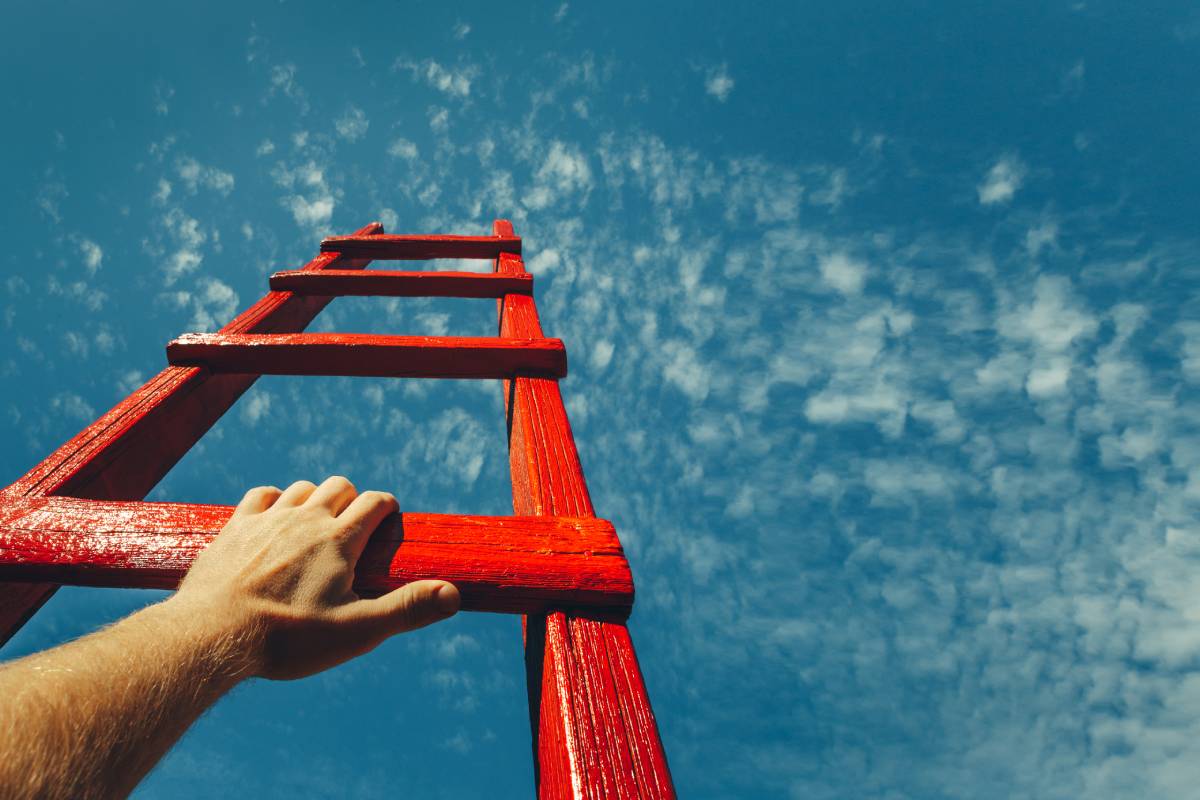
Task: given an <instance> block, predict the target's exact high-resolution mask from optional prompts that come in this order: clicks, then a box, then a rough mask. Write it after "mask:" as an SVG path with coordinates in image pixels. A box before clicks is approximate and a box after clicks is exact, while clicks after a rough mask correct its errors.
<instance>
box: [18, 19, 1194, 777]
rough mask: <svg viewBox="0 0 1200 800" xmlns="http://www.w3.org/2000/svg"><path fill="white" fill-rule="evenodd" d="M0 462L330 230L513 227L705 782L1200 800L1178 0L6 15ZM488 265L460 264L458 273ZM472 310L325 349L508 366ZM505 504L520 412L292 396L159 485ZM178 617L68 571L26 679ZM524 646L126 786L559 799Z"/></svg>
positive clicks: (324, 703) (69, 422)
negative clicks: (131, 619)
mask: <svg viewBox="0 0 1200 800" xmlns="http://www.w3.org/2000/svg"><path fill="white" fill-rule="evenodd" d="M4 17H5V21H6V28H7V29H8V30H10V36H9V37H8V38H7V39H6V47H5V49H4V51H3V52H2V53H0V74H2V75H3V76H4V77H3V78H2V79H0V80H2V81H3V91H2V92H0V98H2V99H0V102H2V103H3V104H4V111H5V117H6V119H7V120H8V121H9V124H8V125H7V126H6V128H5V132H4V135H3V136H4V142H5V147H4V148H3V151H2V152H3V155H0V185H2V186H3V187H4V190H3V192H2V193H0V204H2V205H0V211H2V216H0V218H2V219H3V223H0V224H2V225H3V232H4V236H5V240H6V241H7V242H8V246H7V247H6V248H5V252H4V255H3V256H0V259H2V263H3V267H2V269H3V280H2V281H0V325H2V327H3V334H4V335H3V339H2V342H3V343H2V344H0V348H2V349H0V387H2V394H0V442H2V443H3V447H0V469H2V470H3V472H4V474H3V476H0V477H3V479H4V480H5V481H8V480H11V479H14V478H16V477H17V476H18V475H20V474H21V473H22V472H23V471H25V470H26V469H27V468H29V467H30V466H31V465H33V464H34V463H36V461H37V460H39V459H40V458H42V457H43V456H44V455H45V454H46V453H47V452H48V451H49V450H51V449H52V448H53V447H55V446H57V445H58V444H59V443H61V442H62V441H64V440H65V439H66V438H68V437H69V436H70V435H72V434H73V433H74V432H75V431H77V430H78V429H79V428H80V427H81V426H82V425H84V424H86V423H88V422H90V421H91V420H92V419H93V418H94V417H95V415H96V414H98V413H100V412H102V411H103V410H105V409H107V408H108V407H109V406H110V405H111V404H112V403H114V402H115V401H117V400H118V399H119V398H121V397H123V396H124V395H125V394H126V393H128V391H129V390H130V389H131V388H134V387H136V386H137V385H138V384H139V382H140V381H142V380H145V379H146V378H148V377H149V376H151V375H153V374H154V373H155V372H157V371H158V370H159V369H160V368H161V367H162V365H163V364H164V356H163V351H162V347H163V345H164V344H165V342H166V341H167V340H168V339H170V338H171V337H172V336H174V335H176V334H178V333H180V332H183V331H187V330H211V329H214V328H216V327H218V326H220V325H221V324H223V323H224V322H226V321H227V320H228V319H229V318H230V317H232V316H233V314H234V313H235V312H236V311H237V310H239V309H240V308H243V307H244V306H246V305H248V304H249V303H251V302H253V301H254V300H255V299H257V298H258V297H259V296H260V295H261V294H262V293H263V292H264V291H265V288H266V276H267V275H268V274H270V273H271V272H272V271H274V270H276V269H283V268H294V267H298V266H300V265H302V264H303V263H304V262H305V261H307V260H308V258H310V257H311V255H312V254H313V253H314V252H315V251H316V247H317V242H318V241H319V239H320V238H321V237H322V236H323V235H327V234H330V233H335V232H338V233H344V232H348V231H351V230H353V229H355V228H357V227H359V226H361V225H362V224H365V223H366V222H368V221H370V220H374V219H380V220H382V221H383V222H384V223H385V225H386V226H387V227H388V229H389V230H392V231H396V232H454V233H486V232H487V231H488V230H489V227H488V226H489V225H490V221H491V220H492V218H493V217H496V216H504V217H508V218H511V219H512V220H513V221H514V223H515V224H516V227H517V231H518V233H520V234H521V235H522V236H523V237H524V238H525V252H526V259H527V264H528V266H529V268H530V269H531V271H533V272H534V273H535V275H536V278H537V292H538V300H539V307H540V309H541V311H542V319H543V324H544V327H545V328H546V330H547V332H548V333H549V335H554V336H559V337H562V338H563V339H564V340H565V341H566V344H567V347H568V350H569V353H570V358H571V374H570V376H569V377H568V378H567V379H566V381H565V382H564V383H563V391H564V395H565V397H566V398H567V403H568V408H569V411H570V413H571V419H572V422H573V424H574V427H575V431H576V437H577V440H578V444H579V448H580V451H581V456H582V458H583V462H584V467H585V470H586V472H587V475H588V478H589V483H590V488H591V491H592V494H593V498H594V500H595V503H596V506H597V509H598V511H599V513H600V514H601V515H602V516H605V517H607V518H609V519H612V520H613V521H614V522H615V523H616V525H617V528H618V530H619V531H620V533H621V535H622V538H623V540H624V541H625V544H626V548H627V550H628V553H629V557H630V561H631V564H632V566H633V569H634V573H635V578H636V580H637V585H638V604H637V608H636V610H635V612H634V616H633V618H632V620H631V628H632V630H633V633H634V636H635V640H636V642H637V644H638V650H639V654H640V657H641V661H642V666H643V669H644V672H645V676H646V680H647V682H648V684H649V688H650V692H651V696H652V698H653V701H654V706H655V710H656V712H657V714H658V718H659V722H660V725H661V729H662V734H663V737H664V740H665V742H666V747H667V752H668V756H669V758H670V761H671V765H672V768H673V772H674V775H675V779H676V782H677V785H678V788H679V789H680V790H681V793H682V794H684V795H685V796H690V797H734V796H741V797H789V796H790V797H805V798H824V797H829V798H835V797H864V798H867V797H871V798H887V799H888V800H899V799H900V798H950V797H981V798H989V797H994V798H1019V797H1038V798H1054V797H1078V796H1089V797H1131V798H1137V797H1146V796H1163V797H1186V796H1190V795H1191V794H1192V793H1193V792H1194V787H1195V785H1196V783H1197V781H1200V745H1197V743H1196V742H1197V737H1196V730H1197V728H1198V727H1200V672H1198V668H1200V593H1198V592H1197V591H1196V588H1195V587H1196V582H1197V581H1196V576H1197V575H1198V574H1200V526H1197V523H1196V512H1197V509H1198V507H1200V416H1198V415H1197V412H1196V408H1197V406H1196V401H1197V394H1198V388H1200V305H1198V304H1197V299H1198V295H1200V241H1198V240H1197V238H1196V230H1195V220H1196V219H1197V218H1198V217H1200V201H1198V200H1197V196H1196V191H1195V187H1196V186H1197V185H1198V183H1200V159H1197V158H1196V157H1195V146H1194V142H1193V135H1192V134H1194V132H1195V131H1196V130H1197V127H1198V123H1200V95H1197V93H1196V91H1195V76H1196V75H1197V74H1200V14H1198V13H1197V12H1196V11H1195V10H1194V8H1192V7H1191V6H1189V5H1188V4H1185V3H1150V4H1139V5H1138V6H1137V7H1136V8H1134V7H1129V6H1122V5H1118V4H1115V3H1094V2H1051V3H1043V2H1038V3H1010V4H986V5H985V4H959V3H944V2H943V3H934V2H925V3H912V4H909V5H908V6H907V7H904V8H901V7H890V8H881V7H880V4H877V3H840V4H833V5H828V4H821V5H818V4H803V5H802V4H720V3H704V2H700V3H689V4H686V5H684V4H678V5H675V6H667V5H662V6H658V7H654V8H646V7H644V6H643V4H634V3H626V4H615V5H614V4H607V5H605V6H604V7H603V8H602V9H601V8H594V7H588V6H585V5H584V4H579V3H570V4H565V3H564V4H558V3H552V4H549V5H541V6H532V5H531V6H521V7H519V8H516V9H511V10H504V9H501V8H500V7H499V6H498V5H497V4H495V3H489V4H482V3H480V4H462V5H456V6H452V5H451V4H440V5H439V6H438V7H437V8H404V7H401V6H399V5H396V4H384V3H363V4H358V5H350V4H342V5H337V4H330V3H321V4H317V3H291V2H289V3H281V4H270V5H267V4H261V5H260V4H254V3H242V4H227V3H212V4H205V5H204V6H203V7H201V6H195V7H194V8H182V7H176V6H175V5H174V4H134V3H125V4H118V5H117V6H115V7H114V6H111V5H110V6H106V7H103V8H100V7H97V6H94V5H90V4H84V3H77V2H67V3H65V4H59V5H57V6H55V9H54V11H53V13H50V12H48V11H47V10H46V8H45V6H43V5H40V4H39V5H35V4H32V3H28V2H20V3H10V4H9V5H8V6H7V7H6V10H5V12H4ZM477 266H478V265H477ZM494 313H495V312H494V307H493V305H492V304H491V303H487V302H477V301H465V300H458V301H415V300H387V299H382V298H370V299H361V300H350V299H346V300H339V301H337V302H336V303H335V304H334V305H332V306H331V307H330V308H329V309H328V310H327V311H326V312H325V314H324V315H323V316H322V317H320V318H319V319H318V322H317V324H316V329H321V330H340V331H367V332H390V333H443V332H451V333H458V334H462V335H487V334H490V333H491V332H492V331H493V329H494V327H493V326H494ZM331 472H343V473H345V474H347V475H349V476H350V477H351V478H352V479H353V480H355V481H356V482H357V483H358V484H359V486H360V487H378V488H385V489H389V490H391V491H393V492H395V493H396V494H397V496H398V497H399V498H400V500H401V503H402V505H404V506H405V507H406V508H408V509H411V510H422V511H462V512H472V513H509V511H510V508H511V506H510V498H509V486H508V477H507V464H506V461H505V451H504V429H503V425H502V405H501V398H500V393H499V388H498V387H497V386H496V385H495V384H493V383H491V382H479V383H469V382H416V381H384V380H378V381H377V380H350V379H322V378H303V379H300V378H297V379H291V378H267V379H263V380H262V381H260V382H259V384H258V385H257V386H256V388H255V389H254V390H253V391H252V392H251V393H249V394H248V395H247V396H246V397H245V398H244V399H243V400H242V401H241V402H240V404H239V405H238V406H237V407H235V408H234V409H233V410H232V411H231V412H230V413H229V414H227V415H226V417H225V418H224V419H223V420H222V421H221V422H220V423H219V424H218V426H217V427H216V428H215V429H214V430H213V432H212V433H211V434H210V435H209V436H208V437H207V438H206V439H204V440H203V443H202V444H201V445H200V446H198V447H197V448H195V449H194V450H193V451H192V453H190V454H189V455H188V456H187V457H186V458H185V459H184V461H183V462H181V463H180V465H179V466H178V467H177V468H176V469H175V470H174V471H173V472H172V473H171V474H170V475H169V476H168V477H167V478H166V479H165V480H164V481H163V483H162V484H161V485H160V486H159V487H158V488H157V489H156V490H155V492H154V494H153V495H152V497H154V498H156V499H173V500H186V501H197V502H198V501H208V502H226V503H230V502H234V501H235V500H236V499H237V497H238V496H239V495H240V493H241V491H242V490H243V489H244V488H246V487H247V486H249V485H253V484H258V483H275V484H280V485H282V484H286V483H287V482H289V481H291V480H294V479H298V478H301V477H309V478H316V477H320V476H323V475H326V474H328V473H331ZM153 597H157V595H154V596H151V594H150V593H142V592H115V591H92V590H82V589H75V590H63V591H61V592H60V593H59V594H58V595H57V596H56V598H55V599H54V600H52V601H51V603H50V604H48V605H47V607H46V608H45V609H44V610H43V611H42V612H41V613H40V614H39V615H38V616H37V617H36V618H35V620H34V622H33V623H31V624H30V625H28V626H27V627H26V629H25V630H24V631H23V632H22V633H21V634H20V635H19V636H18V637H17V638H16V639H15V640H14V641H13V642H12V644H10V645H8V646H7V647H6V649H5V653H4V655H8V656H15V655H19V654H22V653H26V652H30V651H32V650H35V649H38V648H41V647H45V646H48V645H50V644H52V643H54V642H57V641H61V640H63V639H66V638H69V637H71V636H74V635H78V634H80V633H82V632H84V631H87V630H90V629H92V628H94V627H95V626H97V625H99V624H101V623H102V622H104V621H106V620H109V619H113V618H115V617H117V616H120V615H121V614H123V613H126V612H127V611H129V610H131V609H133V608H136V607H137V606H139V605H140V604H143V603H145V602H148V601H149V600H151V599H153ZM531 785H532V770H531V767H530V760H529V734H528V728H527V721H526V710H525V697H524V678H523V673H522V666H521V657H520V629H519V625H518V623H517V621H516V620H515V619H514V618H511V617H502V616H493V615H462V616H460V617H459V618H456V619H455V620H453V621H451V622H449V623H447V624H444V625H441V626H438V627H436V628H434V629H432V630H428V631H424V632H421V633H418V634H414V635H410V636H407V637H403V638H399V639H396V640H393V641H391V642H389V643H387V644H386V645H384V646H382V647H380V648H379V649H378V650H377V651H376V652H374V653H373V654H371V655H370V656H369V657H367V658H364V659H361V660H359V661H357V662H354V663H353V664H349V665H346V666H344V667H342V668H339V669H337V670H334V671H332V672H330V673H327V674H324V675H321V676H318V677H315V678H312V679H309V680H306V681H302V682H299V683H289V684H276V683H267V682H257V683H253V684H249V685H246V686H243V687H241V688H240V689H239V690H238V691H237V692H236V693H235V694H234V695H233V696H231V697H230V698H228V699H226V700H225V701H224V702H222V703H221V704H220V705H219V706H218V707H217V708H216V709H215V710H214V711H213V712H212V713H211V714H210V715H208V716H207V717H206V718H205V719H204V720H202V721H201V722H200V723H199V724H198V725H197V726H196V727H195V729H194V730H193V731H192V732H191V733H190V734H189V736H188V737H187V738H186V739H185V740H184V741H183V743H182V744H181V745H180V746H179V747H178V748H177V749H176V750H175V751H174V752H173V753H172V754H171V755H170V756H169V757H168V759H167V760H166V761H165V762H164V763H163V765H162V766H161V767H160V768H159V770H158V771H156V772H155V773H154V774H153V775H152V776H151V777H150V778H149V780H148V781H147V782H146V783H145V784H144V785H143V787H142V789H141V790H140V796H143V797H206V796H212V795H215V794H217V793H218V792H223V793H226V794H233V795H245V794H249V792H250V791H254V792H256V793H258V794H261V795H263V796H288V797H329V796H342V795H346V794H353V795H355V796H361V797H374V796H392V795H394V794H395V793H396V792H397V791H400V792H411V793H413V794H414V796H428V797H459V796H481V795H490V796H528V794H529V792H530V790H531Z"/></svg>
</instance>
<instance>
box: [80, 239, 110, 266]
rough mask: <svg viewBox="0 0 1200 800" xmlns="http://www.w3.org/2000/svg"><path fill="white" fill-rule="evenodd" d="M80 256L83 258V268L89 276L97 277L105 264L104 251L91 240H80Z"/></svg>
mask: <svg viewBox="0 0 1200 800" xmlns="http://www.w3.org/2000/svg"><path fill="white" fill-rule="evenodd" d="M79 254H80V255H81V256H83V267H84V269H86V270H87V273H88V275H95V274H96V272H97V271H98V270H99V269H100V265H101V264H103V263H104V251H103V250H102V249H101V248H100V245H98V244H96V243H95V242H93V241H92V240H91V239H80V240H79Z"/></svg>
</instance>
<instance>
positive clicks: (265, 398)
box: [238, 387, 271, 426]
mask: <svg viewBox="0 0 1200 800" xmlns="http://www.w3.org/2000/svg"><path fill="white" fill-rule="evenodd" d="M238 405H239V407H240V409H241V414H242V420H243V421H244V422H245V423H246V424H247V425H250V426H254V425H257V424H258V423H259V421H260V420H262V419H263V418H265V417H266V416H267V415H268V414H270V413H271V393H270V392H268V391H266V390H264V389H260V388H257V387H256V388H254V389H252V390H251V392H250V396H249V397H246V398H243V399H242V401H241V402H240V403H239V404H238Z"/></svg>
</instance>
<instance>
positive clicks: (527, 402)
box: [493, 220, 675, 798]
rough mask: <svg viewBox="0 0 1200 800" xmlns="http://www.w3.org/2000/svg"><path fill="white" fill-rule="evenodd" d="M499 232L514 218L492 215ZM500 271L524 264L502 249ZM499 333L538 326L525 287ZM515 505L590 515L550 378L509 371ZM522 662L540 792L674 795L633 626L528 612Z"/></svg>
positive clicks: (534, 331)
mask: <svg viewBox="0 0 1200 800" xmlns="http://www.w3.org/2000/svg"><path fill="white" fill-rule="evenodd" d="M493 232H494V233H496V234H497V235H512V233H513V231H512V225H511V224H510V223H508V222H506V221H504V220H497V221H496V223H495V225H494V226H493ZM496 270H497V271H498V272H500V273H501V274H520V273H523V272H525V267H524V264H523V263H522V261H521V259H520V258H519V257H518V256H515V255H512V254H505V255H501V256H499V257H498V258H497V261H496ZM498 305H499V316H500V334H501V335H502V336H542V335H543V334H542V330H541V324H540V322H539V321H538V316H537V308H536V306H535V305H534V302H533V299H532V298H531V297H524V296H519V295H507V296H505V297H504V298H503V299H502V300H501V301H500V302H499V303H498ZM504 394H505V404H506V409H507V413H508V418H509V466H510V469H511V472H512V484H513V508H514V509H515V510H516V513H517V514H520V515H570V516H594V514H595V512H594V510H593V508H592V502H591V498H590V497H589V496H588V491H587V484H586V482H585V480H584V476H583V469H582V467H581V466H580V463H579V454H578V452H577V451H576V448H575V440H574V437H573V436H572V434H571V426H570V422H569V421H568V419H567V414H566V409H565V408H564V407H563V401H562V395H561V394H560V392H559V387H558V384H557V383H555V382H554V381H547V380H541V379H536V378H517V379H515V380H513V381H505V392H504ZM525 668H526V676H527V684H528V688H529V703H530V722H531V724H532V727H533V734H534V751H535V754H536V763H535V766H536V772H537V788H538V796H539V797H543V798H562V797H571V798H609V797H637V798H651V797H653V798H660V797H674V796H675V790H674V787H673V785H672V782H671V774H670V770H669V769H668V767H667V759H666V753H665V751H664V750H663V746H662V740H661V738H660V737H659V734H658V726H657V723H656V722H655V719H654V712H653V710H652V709H651V707H650V700H649V697H648V696H647V693H646V686H645V683H644V681H643V679H642V674H641V669H640V668H639V666H638V663H637V656H636V654H635V653H634V649H633V642H632V641H631V639H630V638H629V631H628V629H626V627H625V626H624V625H623V624H618V623H610V622H603V621H599V620H595V619H586V618H582V617H579V616H575V615H572V614H570V613H568V612H566V611H563V610H555V611H552V612H550V613H548V614H545V615H539V616H530V617H527V618H526V641H525Z"/></svg>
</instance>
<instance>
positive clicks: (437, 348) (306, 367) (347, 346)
mask: <svg viewBox="0 0 1200 800" xmlns="http://www.w3.org/2000/svg"><path fill="white" fill-rule="evenodd" d="M167 359H168V360H169V361H170V362H171V363H172V364H176V365H184V364H191V365H202V366H204V367H206V368H207V369H209V370H212V371H213V372H232V373H254V374H258V375H358V376H373V377H390V378H506V377H509V376H511V375H538V376H544V377H553V378H561V377H562V376H564V375H566V374H567V353H566V350H565V348H564V347H563V343H562V342H561V341H560V340H558V339H542V338H537V339H518V338H512V337H508V338H499V337H493V336H480V337H451V336H379V335H375V334H365V333H275V334H234V335H230V334H222V333H187V334H184V335H183V336H180V337H179V338H178V339H175V340H173V341H171V342H170V343H169V344H167Z"/></svg>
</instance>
